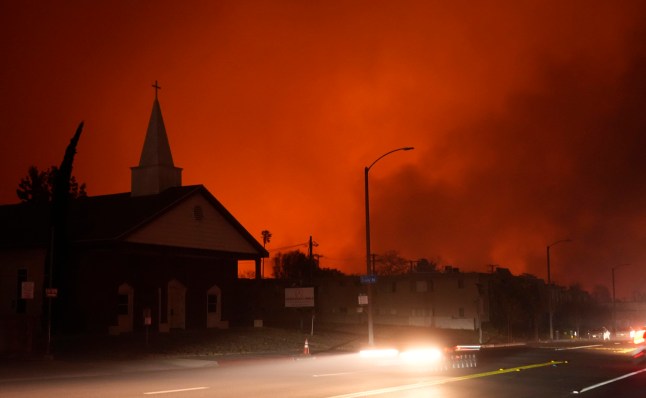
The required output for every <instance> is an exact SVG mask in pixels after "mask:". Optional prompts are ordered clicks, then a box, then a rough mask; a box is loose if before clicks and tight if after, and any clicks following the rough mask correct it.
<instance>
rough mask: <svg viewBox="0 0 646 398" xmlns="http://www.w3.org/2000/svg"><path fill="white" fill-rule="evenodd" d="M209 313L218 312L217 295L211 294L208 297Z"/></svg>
mask: <svg viewBox="0 0 646 398" xmlns="http://www.w3.org/2000/svg"><path fill="white" fill-rule="evenodd" d="M207 306H208V312H218V296H217V294H209V295H208V296H207Z"/></svg>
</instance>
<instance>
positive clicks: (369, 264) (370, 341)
mask: <svg viewBox="0 0 646 398" xmlns="http://www.w3.org/2000/svg"><path fill="white" fill-rule="evenodd" d="M412 149H415V148H413V147H408V146H407V147H403V148H397V149H393V150H392V151H389V152H386V153H384V154H383V155H381V156H379V157H378V158H377V160H375V161H374V162H372V164H370V166H367V167H366V168H365V169H364V171H363V175H364V184H365V200H366V203H365V207H366V273H367V275H368V278H369V279H372V278H371V276H372V275H373V269H372V262H371V255H370V199H369V198H370V196H369V194H368V172H369V171H370V169H371V168H372V166H374V165H375V163H377V162H378V161H379V160H381V159H382V158H384V157H386V156H388V155H390V154H391V153H393V152H397V151H410V150H412ZM374 343H375V337H374V331H373V320H372V281H371V280H369V281H368V344H369V345H371V346H372V345H374Z"/></svg>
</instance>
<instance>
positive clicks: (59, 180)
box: [47, 122, 83, 326]
mask: <svg viewBox="0 0 646 398" xmlns="http://www.w3.org/2000/svg"><path fill="white" fill-rule="evenodd" d="M82 131H83V122H81V123H80V124H79V126H78V128H77V129H76V133H75V134H74V136H73V137H72V139H71V140H70V143H69V145H68V146H67V149H66V150H65V156H64V157H63V161H62V162H61V165H60V167H59V168H58V172H57V173H56V176H55V179H54V185H53V192H52V204H51V234H52V235H51V245H50V247H49V253H48V264H47V268H48V272H47V274H48V275H49V284H50V286H49V287H55V288H58V289H59V295H58V298H57V299H55V300H54V308H55V310H54V311H53V314H49V316H50V317H51V318H50V322H54V323H55V325H61V323H63V322H64V320H62V319H60V318H61V317H62V316H63V312H65V311H61V309H64V308H69V307H68V306H69V305H70V304H72V302H71V300H73V294H72V292H71V289H72V288H73V286H72V280H71V279H72V278H73V275H70V266H69V262H68V259H69V236H68V233H67V232H68V230H67V213H68V207H69V202H70V179H71V178H72V166H73V164H74V155H76V146H77V145H78V142H79V139H80V138H81V132H82ZM52 315H54V316H53V317H52ZM67 315H70V316H73V314H67ZM61 326H63V325H61Z"/></svg>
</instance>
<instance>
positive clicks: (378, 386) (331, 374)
mask: <svg viewBox="0 0 646 398" xmlns="http://www.w3.org/2000/svg"><path fill="white" fill-rule="evenodd" d="M633 348H634V347H631V346H630V345H629V344H625V345H622V344H615V343H591V342H582V343H577V344H575V343H572V344H558V345H556V344H555V345H548V344H544V345H541V346H538V347H529V346H521V347H512V348H504V349H500V348H498V349H485V350H481V351H480V352H479V353H478V363H477V366H476V367H468V368H459V369H449V370H445V371H438V370H436V369H434V368H430V367H428V366H426V365H415V366H412V365H408V364H405V363H404V362H403V361H402V360H401V359H399V358H370V359H367V358H362V357H360V356H359V355H357V354H346V355H312V356H309V357H308V356H302V357H298V358H296V357H290V358H287V357H283V358H261V359H258V358H256V359H253V358H242V359H237V360H220V361H213V360H210V361H203V360H202V361H200V363H201V365H200V366H188V367H173V368H165V369H156V368H141V367H139V368H137V367H136V366H134V365H133V366H132V367H130V368H129V367H120V368H112V370H111V371H110V370H109V369H105V368H102V370H100V371H99V370H91V369H89V368H88V369H86V370H87V371H85V372H82V371H77V372H67V373H65V372H63V373H57V374H56V375H55V376H54V375H51V374H47V373H43V372H42V371H41V372H39V371H38V370H37V369H36V370H34V372H33V374H29V375H23V376H21V377H17V378H5V379H0V396H1V397H7V398H13V397H35V396H38V397H48V398H77V397H84V398H85V397H92V398H104V397H105V398H112V397H120V398H122V397H140V398H141V397H162V398H200V397H219V398H242V397H244V398H249V397H271V398H291V397H294V398H295V397H299V398H301V397H302V398H309V397H311V398H354V397H383V398H392V397H407V398H411V397H425V398H427V397H436V396H437V397H451V398H459V397H474V396H477V397H541V398H544V397H572V396H582V397H585V398H598V397H643V396H646V364H641V365H639V364H633V363H632V362H631V361H630V357H629V354H628V351H629V350H631V349H633Z"/></svg>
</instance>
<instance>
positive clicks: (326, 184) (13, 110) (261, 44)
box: [0, 0, 646, 298]
mask: <svg viewBox="0 0 646 398" xmlns="http://www.w3.org/2000/svg"><path fill="white" fill-rule="evenodd" d="M522 3H523V5H518V2H516V1H510V2H509V6H507V7H503V6H502V5H501V3H496V5H497V6H496V7H492V6H491V3H490V2H447V1H437V2H434V1H419V2H399V1H397V2H393V1H383V2H380V1H375V0H366V1H335V0H331V1H324V2H300V1H271V2H264V1H259V2H254V1H251V2H239V1H231V2H228V1H218V2H211V1H203V2H202V1H196V2H176V1H152V0H148V1H138V2H132V1H126V0H123V1H111V2H105V3H101V4H102V5H99V3H98V2H97V3H95V2H85V1H71V2H70V1H68V2H65V5H61V4H38V5H34V4H22V2H17V3H10V4H3V5H2V6H1V7H0V34H1V35H2V37H3V40H2V41H1V44H0V46H2V47H1V48H0V50H1V51H2V54H3V58H4V62H2V63H1V64H0V79H1V87H2V94H1V96H0V101H2V103H1V104H0V131H2V136H3V138H4V140H3V141H4V144H3V147H4V150H3V156H2V167H1V168H0V181H2V185H1V186H0V202H1V203H13V202H16V201H17V197H16V195H15V188H16V186H17V184H18V182H19V180H20V178H21V177H22V176H24V175H26V172H27V169H28V167H29V166H30V165H36V166H38V167H39V168H42V169H44V168H47V167H49V166H51V165H52V164H58V163H60V160H61V159H62V155H63V152H64V149H65V146H66V145H67V143H68V142H69V139H70V138H71V136H72V134H73V132H74V129H75V128H76V125H77V124H78V122H79V121H80V120H85V123H86V129H85V131H84V135H83V137H82V138H81V141H80V144H79V147H78V154H77V157H76V162H75V169H74V174H75V175H76V177H77V178H78V180H80V181H83V182H86V183H87V186H88V191H89V193H90V195H100V194H108V193H116V192H125V191H128V190H129V189H130V169H129V167H130V166H135V165H136V164H137V162H138V160H139V155H140V151H141V147H142V144H143V139H144V134H145V129H146V124H147V121H148V117H149V115H150V110H151V106H152V101H153V95H154V92H153V89H152V88H151V87H150V86H151V84H152V83H153V82H154V81H155V80H159V82H160V85H161V86H162V90H161V91H160V94H159V95H160V97H159V98H160V102H161V106H162V112H163V115H164V119H165V122H166V128H167V131H168V134H169V138H170V142H171V146H172V150H173V156H174V160H175V164H176V165H177V166H178V167H182V168H184V173H183V176H184V184H186V185H189V184H204V185H205V186H206V187H207V188H208V189H209V190H210V191H211V192H212V193H213V194H214V195H215V196H216V197H217V198H218V199H219V200H220V201H221V202H222V203H223V204H224V205H225V206H226V207H228V208H229V209H230V210H231V212H232V213H233V214H234V215H235V216H236V217H237V218H238V219H239V220H240V221H241V222H242V224H243V225H244V226H245V227H246V228H247V229H248V230H249V231H250V232H251V233H252V234H254V235H255V236H256V237H257V238H258V239H259V240H260V239H261V235H260V231H262V230H263V229H268V230H270V231H271V232H272V233H273V239H272V241H271V242H270V244H269V245H268V248H269V249H270V250H271V249H272V248H281V247H286V246H292V245H296V244H300V243H305V242H306V241H307V240H308V238H309V236H310V235H312V236H313V238H314V240H315V241H316V242H318V243H319V246H318V247H317V248H316V252H317V253H318V254H320V255H321V256H322V258H321V265H322V266H323V267H329V268H338V269H342V270H344V271H346V272H352V273H362V272H363V270H364V269H365V260H364V256H365V253H364V250H365V246H364V245H365V242H364V233H365V231H364V213H363V211H364V207H363V206H364V202H363V200H364V197H363V168H364V167H365V166H367V165H369V164H370V163H372V162H373V161H374V160H375V159H377V158H378V157H379V156H381V155H382V154H383V153H385V152H387V151H389V150H391V149H394V148H398V147H402V146H415V148H416V149H415V150H414V151H410V152H400V153H395V154H392V155H391V156H389V157H388V158H386V159H383V160H381V161H380V162H379V163H378V164H377V165H375V166H374V168H373V169H372V170H371V171H370V195H371V196H370V203H371V215H372V217H371V223H372V249H373V251H374V252H376V253H383V252H384V251H386V250H391V249H394V250H398V251H399V252H400V254H401V255H402V256H404V257H406V258H410V259H417V258H421V257H425V258H429V259H432V260H438V261H439V262H440V264H441V265H446V264H451V265H454V266H457V267H460V268H461V269H462V270H467V271H481V272H485V271H487V269H488V268H487V267H486V265H487V264H498V265H500V266H504V267H508V268H510V269H511V270H512V271H513V272H515V273H523V272H528V273H532V274H534V275H537V276H539V277H541V278H544V277H545V263H546V261H545V248H546V245H548V244H550V243H552V242H554V241H557V240H559V239H563V238H571V239H572V240H573V242H572V243H568V244H564V245H559V246H558V247H554V248H553V250H552V258H551V259H552V265H553V267H552V270H553V278H554V280H555V281H556V282H557V283H560V284H564V285H566V284H570V283H575V282H579V283H582V284H583V286H584V287H585V288H592V287H593V286H594V285H597V284H603V285H605V286H606V287H608V288H610V275H611V268H612V267H613V266H617V265H618V264H623V263H630V264H632V265H631V267H630V269H628V268H626V270H625V271H624V270H623V269H622V270H620V271H618V272H617V296H618V297H620V298H621V297H629V296H631V295H632V294H633V293H634V292H635V291H641V293H642V294H644V293H646V290H644V288H643V285H644V283H645V282H646V278H644V276H643V272H641V271H643V270H644V264H646V252H645V250H646V206H644V204H645V203H646V180H645V177H644V176H645V175H646V174H645V173H644V172H645V171H646V156H644V155H643V152H644V149H646V145H644V144H645V138H644V137H645V133H646V116H645V115H646V112H644V104H646V101H645V100H646V98H645V93H646V79H645V76H646V75H645V74H644V72H643V71H644V70H645V68H646V57H645V56H646V45H645V42H644V40H643V37H646V29H645V27H646V25H645V24H646V19H645V18H643V16H644V15H645V13H644V11H646V10H645V8H646V3H644V2H642V1H635V2H630V1H627V2H622V3H621V4H622V5H621V6H616V5H615V2H589V1H580V2H578V1H568V2H562V1H554V2H549V1H536V2H533V3H532V2H529V3H528V2H522ZM302 250H303V251H305V250H306V248H305V247H304V246H303V247H302Z"/></svg>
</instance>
